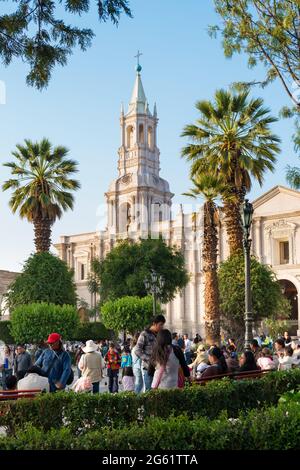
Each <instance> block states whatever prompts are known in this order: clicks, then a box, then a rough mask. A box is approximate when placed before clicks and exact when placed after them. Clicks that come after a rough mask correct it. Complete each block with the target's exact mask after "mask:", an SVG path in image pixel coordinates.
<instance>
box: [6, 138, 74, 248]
mask: <svg viewBox="0 0 300 470" xmlns="http://www.w3.org/2000/svg"><path fill="white" fill-rule="evenodd" d="M68 153H69V150H68V149H67V148H66V147H62V146H57V147H54V148H53V147H52V145H51V143H50V142H49V140H48V139H45V138H44V139H42V140H41V141H40V142H32V141H31V140H27V139H26V140H25V145H20V144H18V145H17V150H16V151H14V152H13V153H12V155H13V156H14V157H15V159H16V162H15V161H11V162H8V163H4V166H6V167H8V168H10V170H11V174H12V178H10V179H9V180H7V181H5V183H4V184H3V186H2V188H3V190H4V191H6V190H8V189H12V190H13V193H12V196H11V198H10V201H9V205H10V207H11V209H12V211H13V213H15V212H17V211H19V214H20V217H21V218H26V219H27V220H28V221H29V222H32V223H33V225H34V232H35V239H34V242H35V246H36V250H37V251H38V252H39V251H49V248H50V245H51V226H52V224H53V223H54V222H55V220H56V219H57V218H61V216H62V214H63V211H66V210H68V209H73V204H74V197H73V194H72V192H73V191H76V190H77V189H79V188H80V183H79V182H78V181H77V180H75V179H73V174H74V173H76V172H77V171H78V167H77V162H75V161H74V160H71V159H69V158H67V156H68Z"/></svg>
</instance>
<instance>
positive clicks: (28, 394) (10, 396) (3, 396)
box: [0, 388, 42, 401]
mask: <svg viewBox="0 0 300 470" xmlns="http://www.w3.org/2000/svg"><path fill="white" fill-rule="evenodd" d="M41 392H42V390H41V389H38V388H37V389H34V390H0V401H7V400H19V399H20V398H35V397H36V396H37V395H38V394H39V393H41Z"/></svg>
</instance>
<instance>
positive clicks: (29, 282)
mask: <svg viewBox="0 0 300 470" xmlns="http://www.w3.org/2000/svg"><path fill="white" fill-rule="evenodd" d="M33 302H48V303H53V304H57V305H64V304H68V305H76V286H75V284H74V281H73V271H71V270H69V268H68V266H67V264H66V263H65V262H64V261H62V260H60V259H59V258H58V257H57V256H54V255H52V254H50V253H36V254H34V255H31V256H30V257H29V258H28V260H27V261H26V262H25V264H24V267H23V271H22V273H21V274H20V275H19V276H18V277H17V278H16V280H15V281H14V282H13V283H12V284H11V285H10V288H9V292H8V294H7V303H8V307H9V310H10V311H12V310H14V309H15V308H16V307H18V306H22V305H24V304H31V303H33Z"/></svg>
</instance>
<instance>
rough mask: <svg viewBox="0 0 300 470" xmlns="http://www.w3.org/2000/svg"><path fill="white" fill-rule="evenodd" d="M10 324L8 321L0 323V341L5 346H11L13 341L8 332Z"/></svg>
mask: <svg viewBox="0 0 300 470" xmlns="http://www.w3.org/2000/svg"><path fill="white" fill-rule="evenodd" d="M10 327H11V322H10V321H8V320H3V321H0V341H3V342H4V343H5V344H13V343H14V339H13V337H12V336H11V332H10Z"/></svg>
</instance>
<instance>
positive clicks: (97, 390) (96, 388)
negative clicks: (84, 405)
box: [92, 382, 100, 393]
mask: <svg viewBox="0 0 300 470" xmlns="http://www.w3.org/2000/svg"><path fill="white" fill-rule="evenodd" d="M92 385H93V393H99V386H100V382H94V383H92Z"/></svg>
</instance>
